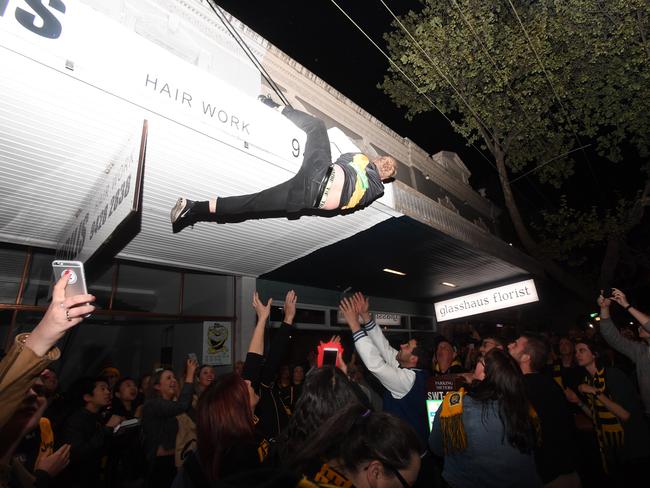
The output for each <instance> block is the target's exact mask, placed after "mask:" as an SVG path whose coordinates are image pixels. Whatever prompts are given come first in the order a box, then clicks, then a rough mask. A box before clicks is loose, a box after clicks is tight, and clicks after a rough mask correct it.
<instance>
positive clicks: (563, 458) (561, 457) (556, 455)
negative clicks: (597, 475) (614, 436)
mask: <svg viewBox="0 0 650 488" xmlns="http://www.w3.org/2000/svg"><path fill="white" fill-rule="evenodd" d="M524 385H525V386H526V394H527V395H528V399H529V400H530V402H531V404H532V405H533V408H534V409H535V411H536V412H537V416H538V417H539V422H540V430H541V445H540V446H539V447H538V448H537V449H536V450H535V463H536V465H537V472H538V473H539V475H540V478H542V482H544V484H546V483H548V482H549V481H552V480H554V479H555V478H557V477H558V476H560V475H561V474H567V473H571V472H573V471H575V464H574V460H573V453H574V451H575V450H574V448H573V447H574V446H573V435H572V434H573V427H572V423H571V416H570V414H569V409H568V406H567V403H566V399H565V396H564V392H563V391H562V389H561V388H560V386H559V385H558V384H557V383H556V382H555V381H554V380H553V379H551V378H549V377H548V376H546V375H543V374H540V373H531V374H527V375H525V376H524Z"/></svg>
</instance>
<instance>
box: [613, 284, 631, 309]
mask: <svg viewBox="0 0 650 488" xmlns="http://www.w3.org/2000/svg"><path fill="white" fill-rule="evenodd" d="M612 300H614V301H615V302H616V303H618V304H619V305H620V306H621V307H623V308H625V307H627V306H628V305H629V304H630V302H628V301H627V297H626V296H625V293H623V292H622V291H621V290H619V289H618V288H612Z"/></svg>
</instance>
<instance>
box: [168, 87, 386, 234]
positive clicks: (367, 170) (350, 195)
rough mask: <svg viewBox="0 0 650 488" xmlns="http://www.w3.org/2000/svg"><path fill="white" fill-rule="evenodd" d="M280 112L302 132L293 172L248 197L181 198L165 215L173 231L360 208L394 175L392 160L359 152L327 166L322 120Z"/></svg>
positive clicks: (266, 99)
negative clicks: (198, 225)
mask: <svg viewBox="0 0 650 488" xmlns="http://www.w3.org/2000/svg"><path fill="white" fill-rule="evenodd" d="M259 99H260V100H261V101H262V103H264V104H266V105H268V106H269V107H271V108H274V109H279V108H280V105H278V104H277V103H275V102H274V101H273V100H272V99H271V97H268V96H264V95H261V96H260V97H259ZM281 113H282V114H283V115H284V116H285V117H287V118H288V119H289V120H291V121H292V122H293V123H294V124H295V125H296V126H298V127H299V128H300V129H302V130H303V131H305V133H306V134H307V142H306V144H305V152H304V155H303V160H302V165H301V167H300V169H299V170H298V173H296V175H295V176H294V177H293V178H291V179H289V180H287V181H285V182H284V183H280V184H279V185H276V186H273V187H271V188H267V189H266V190H262V191H260V192H258V193H251V194H249V195H239V196H232V197H218V198H213V199H211V200H207V201H194V200H188V199H187V198H184V197H181V198H179V199H178V201H177V202H176V205H174V207H173V208H172V210H171V215H170V217H171V223H172V229H173V231H174V233H176V232H180V231H181V230H183V229H184V228H185V227H187V226H188V225H193V224H194V223H196V222H201V221H228V220H230V219H237V220H240V221H241V220H247V219H251V218H258V219H259V218H265V217H277V216H280V215H285V216H289V217H290V216H298V215H299V214H300V213H301V212H304V211H314V210H330V211H335V210H348V209H354V208H357V207H365V206H367V205H369V204H370V203H372V202H373V201H374V200H376V199H377V198H379V197H380V196H381V195H382V194H383V193H384V184H383V182H385V181H388V180H390V179H392V178H393V177H394V176H395V174H396V173H397V162H396V161H395V159H394V158H393V157H391V156H378V157H375V158H372V159H371V158H370V157H368V156H367V155H365V154H362V153H346V154H342V155H341V156H340V157H339V158H338V159H337V160H336V161H334V162H333V163H332V156H331V153H330V141H329V138H328V136H327V130H326V128H325V123H324V122H323V121H322V120H320V119H317V118H315V117H313V116H311V115H309V114H307V113H305V112H301V111H299V110H295V109H293V108H292V107H288V106H287V107H284V108H282V111H281Z"/></svg>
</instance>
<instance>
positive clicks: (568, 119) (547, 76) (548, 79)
mask: <svg viewBox="0 0 650 488" xmlns="http://www.w3.org/2000/svg"><path fill="white" fill-rule="evenodd" d="M508 3H509V4H510V8H512V11H513V12H514V14H515V17H516V18H517V21H518V22H519V25H520V27H521V30H522V32H523V33H524V36H526V41H527V42H528V46H529V47H530V49H531V51H533V54H535V59H537V62H538V63H539V66H540V67H541V68H542V71H543V72H544V76H545V77H546V81H547V82H548V84H549V86H550V87H551V91H552V92H553V96H554V97H555V99H556V100H557V101H558V103H559V104H560V108H561V109H562V112H564V117H565V119H566V121H567V124H569V128H570V129H571V132H573V136H574V137H575V139H576V141H577V142H578V144H579V145H580V146H582V147H581V148H579V149H581V150H582V154H583V156H584V158H585V160H586V162H587V166H588V167H589V171H590V172H591V176H592V177H593V179H594V182H595V183H596V185H597V186H598V179H597V178H596V174H595V173H594V170H593V168H592V166H591V161H589V158H588V157H587V153H586V152H585V150H584V148H585V147H587V146H585V145H583V143H582V141H581V140H580V137H578V133H577V132H576V130H575V128H574V127H573V124H572V123H571V119H570V118H569V113H568V112H567V110H566V108H565V107H564V104H563V103H562V100H561V99H560V97H559V95H558V94H557V92H556V91H555V87H554V86H553V82H552V80H551V77H550V75H549V74H548V71H546V67H545V66H544V63H543V62H542V59H541V58H540V57H539V54H538V53H537V49H535V46H533V42H532V41H531V39H530V36H529V35H528V31H527V30H526V27H525V26H524V23H523V22H522V20H521V17H519V14H518V13H517V9H516V8H515V6H514V5H513V3H512V1H511V0H508Z"/></svg>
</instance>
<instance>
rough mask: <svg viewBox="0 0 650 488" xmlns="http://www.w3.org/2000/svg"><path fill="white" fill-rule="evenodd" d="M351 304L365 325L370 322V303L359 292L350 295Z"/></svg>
mask: <svg viewBox="0 0 650 488" xmlns="http://www.w3.org/2000/svg"><path fill="white" fill-rule="evenodd" d="M352 303H354V307H355V308H356V310H357V313H358V314H359V315H361V318H362V319H363V321H364V322H365V323H368V322H370V302H369V300H368V298H367V297H365V296H364V295H363V293H361V292H360V291H358V292H356V293H355V294H354V295H352Z"/></svg>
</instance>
